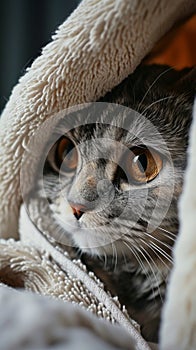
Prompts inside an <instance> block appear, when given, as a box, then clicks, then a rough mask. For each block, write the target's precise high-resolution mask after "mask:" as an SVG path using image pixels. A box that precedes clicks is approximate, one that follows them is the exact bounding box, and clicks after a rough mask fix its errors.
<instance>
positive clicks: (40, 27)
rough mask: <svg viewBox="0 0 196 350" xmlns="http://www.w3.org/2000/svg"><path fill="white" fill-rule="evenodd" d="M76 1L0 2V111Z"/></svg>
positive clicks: (75, 5)
mask: <svg viewBox="0 0 196 350" xmlns="http://www.w3.org/2000/svg"><path fill="white" fill-rule="evenodd" d="M79 2H80V1H79V0H1V1H0V72H1V75H0V112H1V111H2V109H3V108H4V106H5V104H6V102H7V100H8V99H9V96H10V93H11V90H12V88H13V86H14V85H15V84H16V83H17V81H18V79H19V77H20V76H21V75H23V74H24V73H25V70H26V68H27V67H28V66H30V65H31V63H32V61H33V60H34V59H35V58H36V57H37V56H38V55H40V53H41V48H42V47H43V46H45V45H46V44H47V43H48V42H49V41H50V40H51V35H52V34H54V32H55V30H56V29H57V27H58V26H59V24H61V23H62V22H63V21H64V20H65V19H66V18H67V17H68V16H69V15H70V13H71V12H72V11H73V10H74V9H75V8H76V7H77V5H78V3H79Z"/></svg>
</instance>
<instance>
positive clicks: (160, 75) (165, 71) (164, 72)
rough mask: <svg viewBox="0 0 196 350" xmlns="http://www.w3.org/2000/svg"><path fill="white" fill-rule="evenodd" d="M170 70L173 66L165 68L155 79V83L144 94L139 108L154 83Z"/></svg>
mask: <svg viewBox="0 0 196 350" xmlns="http://www.w3.org/2000/svg"><path fill="white" fill-rule="evenodd" d="M170 70H172V67H169V68H168V69H166V70H164V71H163V72H161V73H160V74H159V75H158V76H157V77H156V79H155V80H154V81H153V83H152V84H151V85H150V86H149V88H148V89H147V91H146V93H145V94H144V96H143V98H142V100H141V102H140V104H139V106H138V109H139V108H140V106H141V105H142V103H143V101H144V100H145V97H146V96H147V95H148V93H149V92H150V90H151V89H152V87H153V86H154V84H155V83H156V82H157V81H158V80H159V79H160V78H161V77H162V76H163V75H164V74H166V73H167V72H169V71H170Z"/></svg>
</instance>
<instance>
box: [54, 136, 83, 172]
mask: <svg viewBox="0 0 196 350" xmlns="http://www.w3.org/2000/svg"><path fill="white" fill-rule="evenodd" d="M77 163H78V153H77V150H76V147H75V145H74V143H73V142H72V141H71V140H70V139H69V138H68V137H62V138H61V139H60V140H59V141H58V142H57V144H56V151H55V165H56V167H57V168H58V169H60V167H61V170H62V171H63V172H71V171H74V170H75V169H76V167H77Z"/></svg>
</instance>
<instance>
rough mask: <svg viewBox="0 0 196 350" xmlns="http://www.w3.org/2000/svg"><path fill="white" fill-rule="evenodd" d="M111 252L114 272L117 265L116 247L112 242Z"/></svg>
mask: <svg viewBox="0 0 196 350" xmlns="http://www.w3.org/2000/svg"><path fill="white" fill-rule="evenodd" d="M112 252H113V254H112V255H113V258H114V271H116V267H117V263H118V254H117V250H116V246H115V244H114V242H112Z"/></svg>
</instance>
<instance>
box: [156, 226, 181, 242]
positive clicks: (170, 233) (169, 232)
mask: <svg viewBox="0 0 196 350" xmlns="http://www.w3.org/2000/svg"><path fill="white" fill-rule="evenodd" d="M157 228H158V229H159V230H161V231H163V232H166V233H168V234H169V235H170V236H173V237H174V240H175V238H176V234H175V233H173V232H171V231H168V230H166V229H164V228H163V227H161V226H158V227H157Z"/></svg>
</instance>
